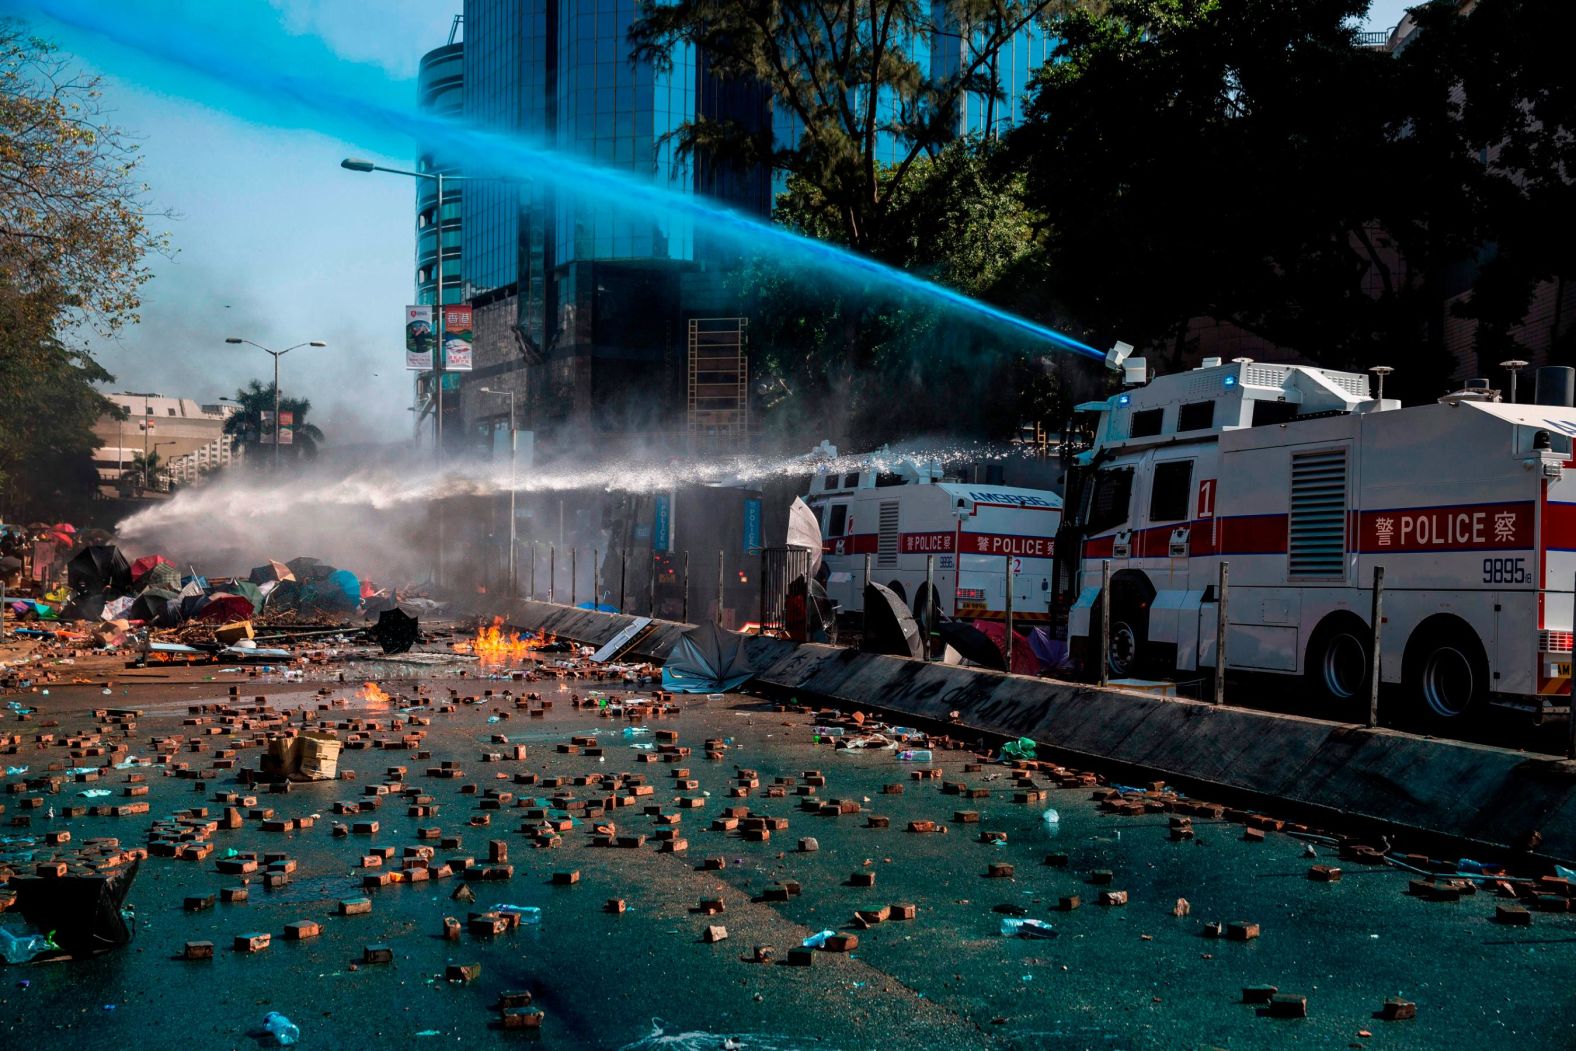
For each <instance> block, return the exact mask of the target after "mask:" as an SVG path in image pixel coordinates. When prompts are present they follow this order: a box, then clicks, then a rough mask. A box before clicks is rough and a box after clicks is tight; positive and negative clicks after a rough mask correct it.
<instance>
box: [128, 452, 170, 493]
mask: <svg viewBox="0 0 1576 1051" xmlns="http://www.w3.org/2000/svg"><path fill="white" fill-rule="evenodd" d="M163 466H164V457H162V456H160V455H159V450H157V449H154V450H152V451H151V452H148V453H145V454H144V453H132V454H131V461H130V462H129V463H127V464H126V474H127V476H128V477H130V478H131V479H133V484H134V485H135V486H136V487H137V488H138V489H140V490H147V489H158V488H160V479H159V469H160V468H162V467H163Z"/></svg>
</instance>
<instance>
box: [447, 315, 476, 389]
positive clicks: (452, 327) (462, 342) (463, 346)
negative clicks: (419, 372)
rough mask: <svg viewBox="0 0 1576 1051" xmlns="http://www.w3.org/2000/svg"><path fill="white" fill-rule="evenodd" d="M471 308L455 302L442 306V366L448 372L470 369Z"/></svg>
mask: <svg viewBox="0 0 1576 1051" xmlns="http://www.w3.org/2000/svg"><path fill="white" fill-rule="evenodd" d="M474 342H475V335H474V333H473V332H472V331H471V308H470V307H468V306H466V305H464V304H463V303H456V304H452V305H450V306H446V307H444V308H443V367H444V368H445V369H446V370H448V371H449V372H469V371H471V346H472V344H473V343H474Z"/></svg>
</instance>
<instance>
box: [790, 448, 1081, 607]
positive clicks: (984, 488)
mask: <svg viewBox="0 0 1576 1051" xmlns="http://www.w3.org/2000/svg"><path fill="white" fill-rule="evenodd" d="M833 452H834V454H835V450H833ZM837 466H838V465H832V466H822V467H820V468H818V469H817V471H816V474H815V475H814V477H813V478H812V479H811V481H810V491H809V493H808V494H806V496H805V498H804V499H805V502H806V503H807V504H808V505H809V506H810V509H811V510H812V511H814V512H815V515H816V518H817V519H818V520H819V521H820V524H821V537H822V543H823V548H822V550H823V552H824V555H823V561H824V564H825V566H826V572H827V579H826V591H827V595H828V597H829V598H830V599H831V600H832V601H833V602H834V603H836V604H837V605H838V606H839V607H840V609H841V611H842V612H844V613H858V612H862V611H863V610H864V585H865V566H866V563H867V559H868V564H869V567H870V569H869V573H870V580H872V581H874V582H875V583H877V584H884V585H886V586H888V587H890V588H892V590H893V591H894V592H896V593H897V594H898V595H899V596H900V597H902V598H903V600H904V601H905V602H907V603H909V604H910V606H911V607H914V608H915V610H916V612H918V606H917V604H918V603H919V596H920V589H921V586H922V585H923V584H924V583H925V580H926V572H927V567H928V569H929V572H930V574H931V581H932V584H933V586H934V588H935V592H936V607H937V608H938V609H939V611H940V612H941V613H942V614H944V615H946V616H949V617H956V618H961V619H964V620H998V621H1000V620H1004V619H1005V618H1006V616H1007V612H1008V602H1007V589H1008V581H1009V580H1010V581H1011V582H1012V583H1011V587H1012V602H1011V613H1012V619H1013V623H1014V627H1015V629H1016V628H1017V627H1019V626H1023V627H1027V626H1030V625H1034V624H1042V623H1049V621H1050V619H1051V598H1052V594H1051V553H1052V545H1053V542H1054V540H1055V536H1056V530H1057V527H1058V526H1059V525H1060V524H1061V519H1062V500H1061V497H1059V496H1057V495H1056V494H1055V493H1053V492H1050V491H1048V490H1044V489H1025V488H1019V487H1016V486H1006V485H995V484H979V485H976V484H970V483H966V482H960V481H952V480H948V479H947V477H946V474H945V472H944V471H943V469H942V467H941V465H939V464H937V463H934V462H928V463H927V462H915V461H911V460H909V461H903V462H900V463H896V464H882V463H881V462H879V460H877V459H872V460H871V461H870V462H868V463H863V464H858V465H856V466H857V469H853V468H852V467H847V466H845V467H844V469H841V470H839V469H837Z"/></svg>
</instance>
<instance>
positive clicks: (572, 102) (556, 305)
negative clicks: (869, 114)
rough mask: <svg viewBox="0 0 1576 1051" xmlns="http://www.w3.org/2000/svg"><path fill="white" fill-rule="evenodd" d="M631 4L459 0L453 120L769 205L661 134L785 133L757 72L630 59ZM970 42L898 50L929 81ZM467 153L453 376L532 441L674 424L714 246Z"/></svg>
mask: <svg viewBox="0 0 1576 1051" xmlns="http://www.w3.org/2000/svg"><path fill="white" fill-rule="evenodd" d="M638 6H639V5H638V2H637V0H465V4H464V25H465V42H464V45H463V78H462V81H463V88H462V93H461V97H462V105H461V107H460V113H461V115H462V117H463V119H464V120H465V121H467V122H468V123H471V124H475V125H480V126H482V127H485V128H488V129H491V130H496V131H502V132H507V133H511V134H515V135H519V136H522V137H526V138H529V139H532V140H535V141H538V142H542V143H545V144H547V145H549V146H551V147H552V148H553V149H555V150H557V151H562V152H566V153H575V154H578V155H580V156H583V157H586V158H588V159H591V160H593V161H594V162H595V163H597V164H599V165H606V166H611V167H616V168H622V169H625V170H628V171H630V172H633V173H637V174H639V175H642V176H644V177H647V178H650V179H652V180H653V181H655V182H657V183H658V184H660V185H662V186H664V187H666V188H667V189H669V190H672V191H675V192H678V193H683V194H705V195H707V196H709V197H713V198H717V199H720V200H721V201H722V202H723V203H724V204H726V205H728V206H729V207H732V208H734V209H735V210H738V211H742V212H746V213H749V214H754V215H760V216H765V215H768V214H769V213H770V210H771V201H772V193H773V179H772V173H771V172H769V171H767V170H766V169H765V168H760V169H758V170H747V171H739V170H736V169H732V168H727V167H720V166H719V167H713V166H710V165H707V164H706V163H705V162H704V161H703V160H701V159H699V158H694V159H687V158H683V157H681V156H679V152H678V148H677V143H676V141H675V140H674V139H672V138H670V137H669V134H670V133H671V132H673V131H675V130H677V129H678V128H679V127H680V126H681V125H683V124H684V123H686V122H688V121H693V120H696V119H697V118H698V117H712V118H718V119H728V120H732V121H735V122H738V123H740V124H742V125H743V126H744V127H746V128H750V129H755V130H759V131H766V130H771V131H772V133H773V134H775V135H776V136H777V137H778V138H779V139H787V138H790V137H792V136H794V135H796V134H797V129H796V128H795V127H794V126H793V124H792V122H790V121H786V120H784V119H782V118H781V117H780V116H779V117H778V118H776V119H774V117H773V114H772V107H771V101H770V96H769V93H768V92H767V90H766V89H765V88H764V86H762V85H753V84H746V83H740V82H738V81H723V80H719V79H718V78H716V77H714V76H712V75H711V74H710V73H709V71H708V67H707V62H706V56H705V55H704V54H702V53H698V52H697V51H696V49H694V48H693V47H691V46H687V45H680V46H679V47H677V48H676V49H675V51H674V53H673V55H672V64H671V68H669V69H658V68H656V67H654V66H653V65H651V64H650V63H645V62H640V63H631V62H630V57H629V50H630V49H629V43H628V31H629V27H630V24H631V23H632V22H633V21H634V19H635V18H636V16H637V13H638ZM940 6H941V5H940V4H938V5H937V7H938V9H939V8H940ZM1053 44H1054V41H1051V40H1048V39H1046V38H1045V36H1044V35H1043V33H1041V32H1040V31H1039V30H1038V29H1037V28H1036V29H1033V30H1024V31H1023V32H1021V33H1019V34H1018V38H1017V39H1015V40H1014V41H1013V42H1012V44H1011V45H1010V46H1009V47H1008V48H1007V49H1006V50H1005V51H1004V52H1003V54H1002V57H1001V62H1000V64H999V66H998V69H997V73H998V76H999V79H1000V82H1001V84H1002V86H1003V89H1004V92H1005V94H1006V95H1007V101H1006V102H1004V103H1003V102H991V101H990V100H987V99H981V98H974V97H970V98H968V99H966V100H964V101H963V104H962V105H961V106H960V107H959V110H958V114H957V133H958V134H968V133H973V132H985V131H987V130H988V129H990V128H995V129H997V130H1000V129H1001V128H1003V127H1005V126H1006V125H1007V124H1009V123H1011V122H1012V121H1014V120H1016V119H1017V118H1018V117H1019V115H1020V101H1019V100H1020V99H1021V97H1022V95H1023V93H1024V89H1025V87H1026V86H1027V84H1028V80H1029V76H1030V73H1031V71H1032V69H1033V67H1034V66H1035V65H1038V64H1039V63H1040V62H1043V61H1044V59H1045V58H1047V57H1048V56H1049V54H1050V51H1051V48H1052V46H1053ZM969 47H970V41H969V40H968V39H967V38H966V37H965V36H963V35H961V34H951V35H947V34H942V35H940V36H938V37H937V38H936V39H935V40H934V41H933V42H927V41H920V42H916V43H915V45H914V48H915V58H916V59H917V60H918V61H919V62H920V64H921V68H923V69H928V70H930V72H931V75H932V76H935V77H944V76H947V75H949V74H951V73H954V72H956V71H957V69H959V68H960V66H961V65H962V64H964V63H966V62H967V61H968V54H969ZM442 50H443V49H440V51H442ZM434 54H435V55H436V54H438V52H434ZM429 57H430V56H429ZM902 149H903V144H902V143H900V142H898V141H896V139H895V138H894V137H892V136H891V135H890V134H885V135H883V139H882V142H881V143H880V146H879V150H878V159H879V160H883V161H889V162H890V161H896V160H900V159H901V157H902ZM483 161H484V159H470V161H469V164H470V166H469V167H468V168H467V173H466V174H468V175H473V176H478V177H479V178H476V179H474V180H473V181H468V182H466V183H465V184H464V194H463V197H456V201H457V203H458V208H459V211H460V213H461V214H460V218H461V222H460V229H459V231H458V234H459V240H460V242H461V244H460V255H461V257H462V259H463V286H464V298H465V299H466V300H467V301H469V302H471V303H473V304H474V305H475V306H476V331H477V346H476V359H477V368H476V370H475V371H474V372H472V373H470V374H467V376H466V377H465V384H466V386H467V387H470V386H473V385H474V386H478V387H479V386H481V385H489V386H493V387H495V388H496V387H499V386H500V385H502V386H509V387H511V388H513V389H516V390H517V391H518V392H519V393H521V394H523V395H525V397H526V400H527V404H528V406H529V410H528V411H529V412H530V417H529V419H530V426H532V427H533V428H534V429H536V430H537V431H538V432H539V436H540V438H541V439H546V440H547V443H548V444H550V441H551V433H552V432H554V431H558V430H560V429H564V430H567V431H568V432H571V433H572V432H575V431H579V432H582V433H583V432H584V431H585V430H586V429H591V430H594V431H600V432H612V431H617V432H622V433H625V434H658V433H671V432H674V431H676V430H677V429H678V424H679V419H680V414H681V412H682V408H683V405H684V401H685V399H684V391H685V375H684V373H685V369H684V366H683V363H684V360H685V331H686V325H687V322H688V321H689V320H690V319H692V318H696V317H709V316H717V315H719V314H723V315H726V314H729V313H732V309H731V308H730V306H729V304H728V300H727V296H726V295H725V294H724V289H723V285H722V282H721V280H720V274H721V273H722V271H723V270H724V269H725V268H726V267H727V266H728V265H729V263H730V257H729V256H728V255H727V254H725V253H724V252H723V251H722V250H721V248H720V246H714V245H711V244H709V243H708V241H707V238H706V230H705V229H704V228H697V226H696V224H695V222H694V220H693V219H691V218H689V217H688V216H680V215H674V214H662V213H655V214H651V213H648V214H638V213H631V211H630V210H628V209H623V208H617V207H608V206H607V204H608V202H604V201H598V200H597V199H596V198H595V197H594V196H593V195H589V194H573V195H571V194H558V193H555V192H554V191H553V190H552V189H551V188H550V187H548V186H547V185H545V184H544V183H543V182H538V181H533V180H532V179H531V177H530V175H531V173H529V172H491V171H487V170H485V168H484V167H481V166H480V164H481V163H482V162H483ZM445 258H446V259H447V256H446V257H445ZM445 276H446V279H447V278H448V275H447V274H446V275H445ZM446 283H448V282H447V280H446ZM505 374H508V375H505ZM465 402H466V409H465V416H466V419H467V420H468V421H469V422H470V423H472V424H475V425H478V426H479V427H480V429H482V430H486V429H487V427H488V426H489V425H495V424H496V420H493V419H492V417H493V415H494V414H496V413H498V412H499V411H501V406H500V404H499V403H498V401H497V399H492V400H487V399H485V398H480V397H478V398H475V399H474V401H473V400H472V399H471V398H470V397H466V398H465ZM489 421H491V424H490V423H489ZM561 425H569V426H568V427H562V426H561Z"/></svg>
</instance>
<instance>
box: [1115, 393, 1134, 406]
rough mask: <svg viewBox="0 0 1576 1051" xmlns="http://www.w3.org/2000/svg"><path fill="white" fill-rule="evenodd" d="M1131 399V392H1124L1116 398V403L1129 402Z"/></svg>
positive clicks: (1123, 403)
mask: <svg viewBox="0 0 1576 1051" xmlns="http://www.w3.org/2000/svg"><path fill="white" fill-rule="evenodd" d="M1132 400H1133V396H1132V395H1131V394H1124V395H1122V396H1121V397H1120V398H1118V399H1116V403H1117V404H1118V405H1126V404H1127V403H1128V402H1130V401H1132Z"/></svg>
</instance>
